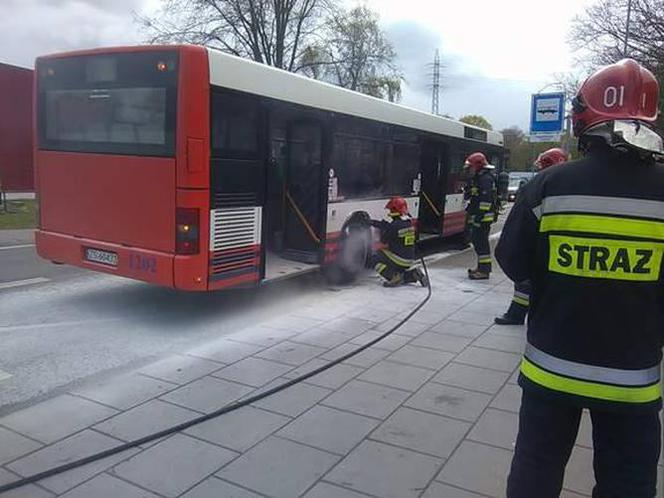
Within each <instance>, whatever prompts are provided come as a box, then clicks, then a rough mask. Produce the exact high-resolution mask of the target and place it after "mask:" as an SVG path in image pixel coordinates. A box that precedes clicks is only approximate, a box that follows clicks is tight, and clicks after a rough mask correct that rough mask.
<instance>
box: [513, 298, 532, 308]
mask: <svg viewBox="0 0 664 498" xmlns="http://www.w3.org/2000/svg"><path fill="white" fill-rule="evenodd" d="M512 301H514V302H515V303H517V304H520V305H521V306H530V301H529V300H528V299H524V298H522V297H519V296H514V297H513V298H512Z"/></svg>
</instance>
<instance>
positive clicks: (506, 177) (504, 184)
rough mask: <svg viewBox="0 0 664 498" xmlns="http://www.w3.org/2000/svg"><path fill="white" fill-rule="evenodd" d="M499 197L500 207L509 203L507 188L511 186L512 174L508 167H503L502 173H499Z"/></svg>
mask: <svg viewBox="0 0 664 498" xmlns="http://www.w3.org/2000/svg"><path fill="white" fill-rule="evenodd" d="M497 184H498V198H499V199H500V208H501V209H502V208H503V206H504V205H505V204H507V190H508V188H509V186H510V174H509V173H508V172H507V169H506V168H503V169H502V171H501V172H500V173H498V179H497Z"/></svg>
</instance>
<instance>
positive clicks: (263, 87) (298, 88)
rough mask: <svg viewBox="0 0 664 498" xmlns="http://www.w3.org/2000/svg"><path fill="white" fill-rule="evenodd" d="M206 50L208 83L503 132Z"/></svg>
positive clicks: (409, 121) (440, 130)
mask: <svg viewBox="0 0 664 498" xmlns="http://www.w3.org/2000/svg"><path fill="white" fill-rule="evenodd" d="M207 51H208V59H209V64H210V83H211V84H212V85H217V86H220V87H224V88H229V89H233V90H238V91H243V92H247V93H251V94H255V95H262V96H265V97H270V98H274V99H277V100H282V101H286V102H292V103H296V104H301V105H305V106H308V107H314V108H317V109H323V110H326V111H331V112H339V113H342V114H349V115H352V116H357V117H362V118H366V119H373V120H376V121H382V122H386V123H391V124H395V125H400V126H405V127H408V128H415V129H418V130H424V131H429V132H432V133H437V134H440V135H448V136H452V137H459V138H465V139H470V140H475V141H477V142H479V143H489V144H493V145H498V146H502V145H503V135H502V133H499V132H497V131H490V130H485V129H483V128H478V127H476V126H471V125H467V124H465V123H462V122H460V121H455V120H453V119H449V118H444V117H441V116H435V115H433V114H429V113H426V112H422V111H418V110H416V109H412V108H410V107H406V106H403V105H399V104H394V103H391V102H388V101H386V100H382V99H378V98H375V97H371V96H369V95H364V94H361V93H358V92H354V91H351V90H348V89H345V88H341V87H339V86H335V85H331V84H329V83H325V82H322V81H318V80H314V79H312V78H308V77H306V76H302V75H299V74H295V73H291V72H288V71H284V70H282V69H277V68H274V67H271V66H267V65H265V64H260V63H258V62H254V61H250V60H247V59H242V58H240V57H235V56H233V55H229V54H226V53H224V52H221V51H219V50H215V49H211V48H208V49H207ZM467 129H469V130H472V131H475V130H479V131H481V132H484V133H486V137H487V139H486V141H484V140H478V139H475V138H473V137H468V135H467ZM471 133H472V132H471Z"/></svg>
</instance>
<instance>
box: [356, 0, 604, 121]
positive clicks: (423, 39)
mask: <svg viewBox="0 0 664 498" xmlns="http://www.w3.org/2000/svg"><path fill="white" fill-rule="evenodd" d="M591 1H592V0H559V1H557V2H556V3H555V4H551V3H546V4H545V3H544V2H542V1H538V0H503V1H501V2H496V1H493V0H475V1H467V2H463V1H460V2H449V1H448V2H446V1H433V0H409V1H408V2H403V0H366V2H367V3H368V5H369V6H370V7H372V8H374V9H376V10H377V11H379V12H380V14H381V20H382V23H383V25H384V26H385V28H386V29H387V32H388V35H389V37H390V39H391V40H392V42H393V43H394V45H395V48H396V49H397V52H398V54H399V57H400V63H401V65H402V67H403V69H404V73H405V75H406V79H407V82H408V83H407V85H406V89H405V91H404V96H403V103H404V104H405V105H409V106H412V107H417V108H419V109H422V110H429V109H430V108H431V104H430V102H431V90H430V88H428V87H427V84H428V83H429V82H430V73H431V70H430V69H429V68H427V64H429V63H431V62H432V61H433V55H434V51H435V49H436V48H439V49H440V50H441V58H442V63H443V65H444V66H445V67H444V68H443V69H442V78H441V83H442V85H443V90H442V92H441V100H440V105H441V112H443V113H449V114H452V115H454V116H456V117H459V116H461V115H464V114H482V115H484V116H485V117H487V119H489V121H490V122H492V124H493V125H494V127H495V128H503V127H506V126H510V125H512V124H517V125H518V126H520V127H522V128H526V127H527V125H528V117H529V116H528V113H529V102H530V94H532V93H534V92H537V91H538V90H540V89H541V88H542V87H543V86H545V85H546V84H548V83H550V82H552V81H553V74H554V73H559V72H566V71H570V70H572V69H573V54H572V53H571V52H570V49H569V46H568V44H567V40H566V37H567V33H568V30H569V26H570V24H571V21H572V19H573V17H574V16H575V15H577V14H579V13H581V12H582V11H583V8H584V6H585V5H587V4H588V3H590V2H591Z"/></svg>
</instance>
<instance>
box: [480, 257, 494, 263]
mask: <svg viewBox="0 0 664 498" xmlns="http://www.w3.org/2000/svg"><path fill="white" fill-rule="evenodd" d="M477 261H479V262H480V263H491V256H487V257H481V258H477Z"/></svg>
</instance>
